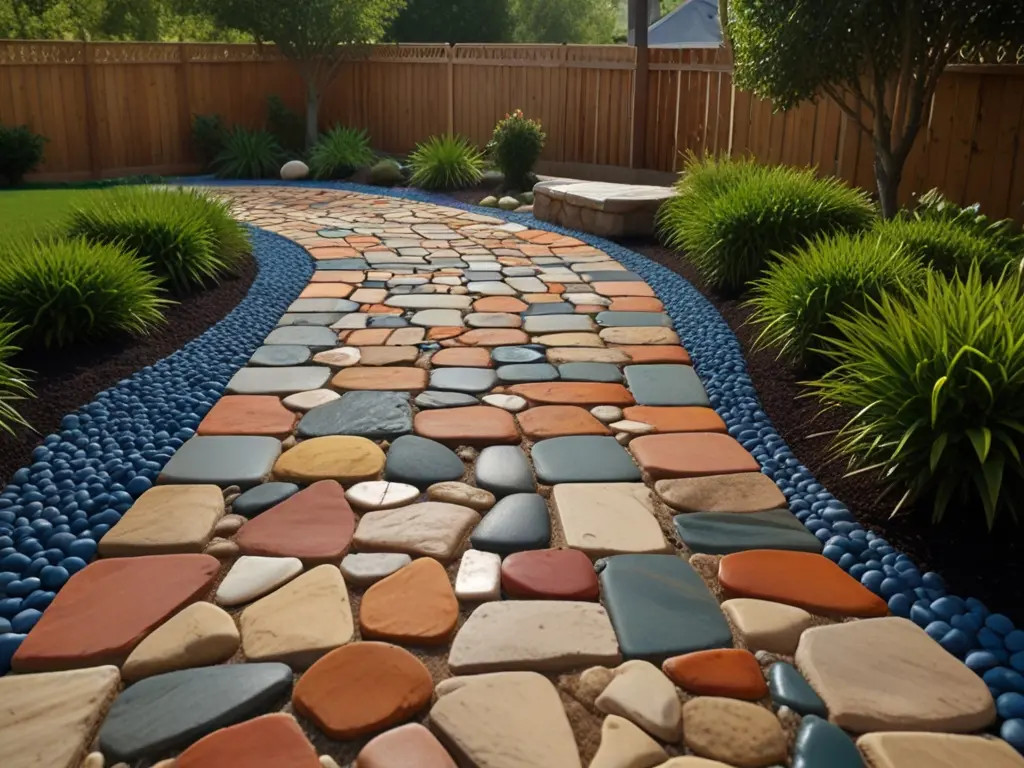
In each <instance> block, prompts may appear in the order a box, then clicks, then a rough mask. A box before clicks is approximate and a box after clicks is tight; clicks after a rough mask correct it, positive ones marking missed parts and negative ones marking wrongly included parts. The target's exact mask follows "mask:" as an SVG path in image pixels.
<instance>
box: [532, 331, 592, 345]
mask: <svg viewBox="0 0 1024 768" xmlns="http://www.w3.org/2000/svg"><path fill="white" fill-rule="evenodd" d="M533 343H534V344H543V345H544V346H546V347H568V348H569V349H572V348H576V349H603V348H604V342H603V341H601V337H600V336H599V335H598V334H596V333H588V332H586V331H569V332H566V333H545V334H544V335H543V336H534V337H533Z"/></svg>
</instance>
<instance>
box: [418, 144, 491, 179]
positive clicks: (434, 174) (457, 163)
mask: <svg viewBox="0 0 1024 768" xmlns="http://www.w3.org/2000/svg"><path fill="white" fill-rule="evenodd" d="M409 165H410V166H411V167H412V178H411V179H410V182H411V183H412V184H413V186H417V187H422V188H423V189H440V190H451V189H462V188H463V187H471V186H473V185H474V184H476V183H478V182H479V181H480V179H481V178H483V172H484V161H483V155H482V154H481V153H480V150H479V149H477V148H476V147H475V146H473V144H472V143H471V142H470V141H469V139H466V138H463V137H462V136H453V135H451V134H446V135H442V136H431V137H430V138H429V139H427V140H426V141H424V142H422V143H420V144H417V145H416V149H415V150H414V151H413V153H412V154H411V155H409Z"/></svg>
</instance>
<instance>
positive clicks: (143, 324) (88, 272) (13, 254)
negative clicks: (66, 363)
mask: <svg viewBox="0 0 1024 768" xmlns="http://www.w3.org/2000/svg"><path fill="white" fill-rule="evenodd" d="M161 294H162V292H161V290H160V279H159V278H157V277H156V276H155V275H153V274H151V273H150V272H149V270H147V269H146V265H145V264H144V263H143V262H141V261H139V259H137V258H136V257H135V256H134V255H133V254H131V253H128V252H126V251H124V250H122V249H121V248H120V247H119V246H117V245H113V244H102V243H90V242H89V241H87V240H85V239H84V238H75V239H70V240H28V239H26V240H21V241H15V242H9V243H5V244H4V245H3V247H2V249H0V306H2V307H3V308H4V311H5V313H6V316H7V318H8V319H9V320H10V321H11V322H13V323H15V324H16V325H17V327H19V328H20V329H21V332H20V335H19V337H18V341H19V342H20V343H22V344H23V345H24V346H26V347H28V346H31V347H42V348H46V349H56V348H60V347H67V346H70V345H71V344H75V343H78V342H82V341H94V340H99V339H109V338H110V337H111V336H112V335H115V334H119V333H129V334H144V333H146V332H148V331H149V330H150V329H151V328H152V327H153V326H155V325H158V324H159V323H162V322H163V321H164V316H163V310H164V307H165V306H167V305H168V304H169V303H170V302H169V301H168V300H167V299H165V298H163V297H162V295H161Z"/></svg>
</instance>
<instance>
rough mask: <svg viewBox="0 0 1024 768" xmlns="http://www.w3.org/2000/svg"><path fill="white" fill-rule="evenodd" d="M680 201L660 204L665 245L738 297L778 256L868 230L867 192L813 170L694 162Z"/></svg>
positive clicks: (684, 179) (682, 183)
mask: <svg viewBox="0 0 1024 768" xmlns="http://www.w3.org/2000/svg"><path fill="white" fill-rule="evenodd" d="M677 189H678V191H679V196H678V197H677V198H676V199H675V200H672V201H669V202H668V203H666V204H665V205H663V206H662V207H661V209H660V210H659V212H658V226H659V230H660V232H661V234H662V237H663V239H664V241H665V242H666V244H667V245H669V246H670V247H672V248H676V249H679V250H684V251H686V252H687V254H688V256H689V259H690V260H691V261H692V262H693V264H694V266H696V267H697V269H698V271H699V272H700V273H701V276H702V277H703V278H704V280H705V281H707V283H708V285H710V286H711V287H712V288H714V289H716V290H719V291H722V292H726V293H736V292H739V291H742V290H743V288H744V287H745V286H746V285H747V283H749V282H750V281H751V280H754V279H756V278H757V277H758V276H759V275H760V274H761V273H762V272H763V271H764V269H765V267H766V266H767V265H768V264H769V263H771V262H772V261H774V260H775V259H776V258H778V256H779V255H780V254H785V253H788V252H789V251H791V250H793V249H794V248H798V247H800V246H802V245H804V244H805V243H806V242H807V241H810V240H814V239H816V238H818V237H822V236H828V235H832V234H838V233H842V232H857V231H860V230H863V229H865V228H867V227H868V226H870V225H871V224H872V223H873V221H874V218H875V210H874V208H873V207H872V205H871V202H870V200H869V199H868V197H867V195H866V194H864V193H863V192H862V191H860V190H855V189H851V188H850V187H848V186H846V185H845V184H843V183H842V182H841V181H839V180H838V179H832V178H828V179H819V178H817V177H815V175H814V173H813V171H811V170H807V169H797V168H790V167H787V166H760V165H755V164H753V163H752V162H750V161H747V160H740V161H730V160H714V159H708V160H698V159H696V158H694V157H691V158H690V159H689V161H688V163H687V165H686V168H685V170H684V171H683V177H682V179H681V180H680V182H679V184H678V185H677Z"/></svg>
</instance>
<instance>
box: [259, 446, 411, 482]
mask: <svg viewBox="0 0 1024 768" xmlns="http://www.w3.org/2000/svg"><path fill="white" fill-rule="evenodd" d="M399 439H401V438H399ZM396 442H397V441H396ZM383 469H384V452H383V451H382V450H381V449H380V447H379V446H378V445H377V444H376V443H374V442H371V441H370V440H367V439H366V438H365V437H351V436H347V435H330V436H328V437H313V438H310V439H308V440H303V441H302V442H300V443H299V444H298V445H296V446H295V447H294V448H289V449H288V450H287V451H285V452H284V453H283V454H281V458H279V459H278V460H277V463H276V464H274V476H275V477H276V478H277V479H279V480H286V481H287V480H291V481H295V482H299V483H313V482H316V481H317V480H337V481H338V482H339V483H342V484H351V483H358V482H361V481H363V480H376V479H377V478H378V477H379V476H380V473H381V470H383Z"/></svg>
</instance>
